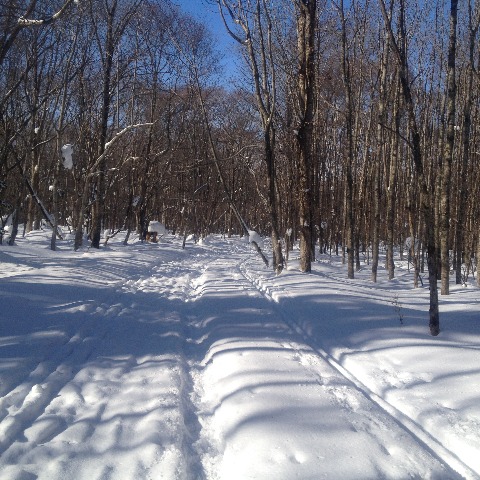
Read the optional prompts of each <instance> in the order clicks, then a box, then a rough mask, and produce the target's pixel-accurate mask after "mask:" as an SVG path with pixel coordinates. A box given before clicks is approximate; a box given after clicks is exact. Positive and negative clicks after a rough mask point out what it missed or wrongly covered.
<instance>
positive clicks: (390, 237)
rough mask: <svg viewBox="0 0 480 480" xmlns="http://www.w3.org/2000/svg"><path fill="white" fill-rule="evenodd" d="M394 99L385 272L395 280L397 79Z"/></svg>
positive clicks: (398, 135) (398, 115) (398, 98)
mask: <svg viewBox="0 0 480 480" xmlns="http://www.w3.org/2000/svg"><path fill="white" fill-rule="evenodd" d="M395 83H396V87H395V99H394V102H393V113H392V117H393V122H394V125H393V129H394V134H393V135H392V138H391V149H390V166H389V173H388V184H387V270H388V279H389V280H393V279H394V278H395V262H394V244H395V237H394V234H395V209H396V202H397V201H398V199H397V177H398V175H397V169H398V156H399V139H400V105H399V103H400V91H399V88H398V79H397V78H396V80H395Z"/></svg>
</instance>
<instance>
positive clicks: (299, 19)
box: [0, 0, 480, 335]
mask: <svg viewBox="0 0 480 480" xmlns="http://www.w3.org/2000/svg"><path fill="white" fill-rule="evenodd" d="M195 1H200V0H195ZM205 1H207V3H210V4H211V5H213V6H216V8H217V9H218V15H219V18H222V19H223V23H224V27H225V31H226V32H227V34H229V35H230V36H231V37H232V38H233V39H234V40H235V43H236V45H237V47H236V49H235V51H232V52H231V55H232V56H235V57H236V58H237V59H238V63H239V64H240V65H241V67H240V68H239V75H238V77H237V78H235V79H234V80H232V79H226V78H224V77H222V75H221V69H220V67H219V66H220V63H219V59H218V53H217V52H216V50H215V45H214V42H213V41H212V36H211V34H210V32H209V31H208V28H207V26H205V25H203V24H201V23H199V21H198V20H195V19H193V18H191V17H189V16H188V15H186V14H184V13H182V11H181V10H180V9H179V7H177V6H175V5H174V4H173V3H172V2H170V1H169V0H78V1H72V0H53V1H51V2H40V1H37V0H16V1H10V0H0V32H1V33H0V202H1V203H0V218H1V221H2V225H0V226H1V227H2V236H1V237H0V238H2V237H3V227H4V225H5V224H6V222H7V221H8V222H9V223H11V228H10V232H9V236H8V240H7V237H6V236H5V240H4V241H8V242H10V243H11V244H13V243H14V241H15V237H16V236H17V235H24V234H26V233H28V232H29V231H31V230H33V229H38V228H40V226H41V224H47V225H48V226H49V227H48V228H52V232H53V233H52V242H51V247H52V249H55V243H56V239H57V238H60V237H61V236H62V235H64V234H65V232H68V231H69V230H70V232H72V233H74V234H75V244H74V248H75V249H79V248H80V247H81V246H82V245H87V244H88V245H91V246H92V247H94V248H99V247H100V245H101V239H102V232H103V231H104V230H107V229H108V230H110V231H111V232H115V231H118V230H120V229H122V230H127V231H128V232H132V234H134V233H136V234H139V235H142V234H143V232H145V231H146V226H147V224H148V221H149V220H159V221H161V222H162V223H164V224H165V225H166V227H167V228H168V229H170V230H172V231H174V232H179V233H181V234H182V235H183V234H184V233H191V234H194V235H196V236H197V237H201V236H205V235H208V234H210V233H222V234H226V235H231V234H243V233H244V231H245V226H246V225H248V226H249V227H250V228H252V229H255V230H256V231H258V232H260V233H261V234H263V235H265V236H269V237H270V238H271V240H272V247H273V248H272V252H273V262H272V265H273V269H274V270H275V271H276V272H277V273H280V272H281V271H282V269H283V268H284V264H285V259H288V252H289V249H290V248H291V246H292V244H293V243H294V242H296V241H299V242H300V268H301V269H302V271H304V272H309V271H310V269H311V264H312V262H313V261H314V260H315V255H316V254H317V255H318V253H329V252H333V253H335V254H339V255H343V258H344V261H345V263H346V264H347V267H348V268H347V272H348V273H347V274H348V277H349V278H353V277H354V276H355V271H357V270H358V269H360V268H370V269H371V271H372V281H374V282H375V281H376V279H377V271H378V265H379V261H380V260H379V259H380V258H382V257H381V256H380V255H379V251H385V253H386V264H385V266H386V268H387V270H388V276H389V278H390V279H392V278H394V276H395V271H394V270H395V263H394V255H405V256H408V257H409V259H410V261H411V265H412V267H411V268H412V271H413V272H414V275H413V276H412V278H413V281H414V282H415V284H416V285H417V284H418V282H420V281H422V275H423V272H425V273H426V277H427V278H428V282H429V285H430V294H431V298H430V330H431V333H432V334H433V335H436V334H438V331H439V318H438V317H439V314H438V299H437V282H439V284H440V286H441V294H443V295H448V293H449V287H448V285H449V282H450V281H455V282H456V283H463V282H465V281H466V279H467V278H468V277H469V276H470V278H471V277H472V275H474V273H475V268H476V265H477V263H478V258H479V257H480V206H479V204H480V127H479V125H480V118H479V117H480V70H479V68H480V42H479V26H480V4H479V2H478V1H477V0H465V1H464V2H457V0H441V1H438V2H423V1H418V0H417V1H414V0H359V1H355V0H351V1H346V0H345V1H344V0H236V1H233V0H205ZM65 145H71V146H72V147H71V148H72V149H73V167H72V168H70V165H67V163H68V162H64V159H63V158H62V147H63V146H65ZM242 222H243V224H242ZM59 225H60V226H62V228H61V229H59V228H58V226H59ZM476 279H477V283H478V285H479V286H480V279H479V276H478V273H477V276H476Z"/></svg>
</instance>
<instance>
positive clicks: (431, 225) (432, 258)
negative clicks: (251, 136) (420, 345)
mask: <svg viewBox="0 0 480 480" xmlns="http://www.w3.org/2000/svg"><path fill="white" fill-rule="evenodd" d="M379 4H380V8H381V11H382V15H383V18H384V22H385V26H386V28H387V32H388V35H389V39H390V44H391V47H392V51H393V54H394V55H395V57H396V60H397V64H398V69H399V77H400V83H401V86H402V94H403V99H404V102H405V108H406V110H407V114H408V123H409V130H410V135H411V140H410V142H411V149H412V156H413V162H414V165H415V170H416V173H417V176H418V180H419V182H420V188H421V204H422V212H423V217H424V221H425V229H426V244H427V255H428V258H427V262H428V281H429V286H430V308H429V327H430V333H431V334H432V335H433V336H436V335H438V334H439V333H440V315H439V309H438V290H437V263H436V261H437V247H436V242H435V213H434V207H433V195H432V193H431V192H430V190H429V187H428V183H427V179H426V177H425V172H424V160H423V155H422V148H421V144H420V131H419V128H418V122H417V117H416V113H415V103H414V100H413V96H412V90H411V79H410V69H409V63H408V58H407V53H406V51H405V48H403V46H402V45H401V44H399V43H398V41H397V39H396V37H395V34H394V32H393V27H392V23H391V18H390V17H389V16H388V13H387V9H386V7H385V2H384V0H379ZM399 28H400V30H401V31H404V29H405V4H404V1H403V0H400V21H399Z"/></svg>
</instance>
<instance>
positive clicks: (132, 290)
mask: <svg viewBox="0 0 480 480" xmlns="http://www.w3.org/2000/svg"><path fill="white" fill-rule="evenodd" d="M49 239H50V233H49V232H48V231H45V232H42V231H36V232H32V233H30V234H28V235H27V236H26V237H25V238H18V239H17V242H16V245H15V246H7V245H2V246H0V296H1V297H2V310H1V314H0V479H2V480H23V479H40V480H47V479H48V480H50V479H53V480H65V479H74V480H100V479H115V480H126V479H129V480H130V479H131V480H140V479H166V480H196V479H205V480H213V479H222V480H234V479H237V480H244V479H259V480H263V479H265V480H267V479H268V480H270V479H275V480H278V479H284V480H290V479H322V478H328V479H342V480H343V479H347V480H349V479H351V480H354V479H355V480H356V479H380V478H381V479H407V478H418V479H442V480H443V479H459V478H469V479H478V478H480V458H479V455H478V452H479V451H480V390H479V389H478V385H480V369H479V367H478V365H480V293H479V289H478V288H476V287H474V285H473V280H472V279H471V280H472V281H471V283H470V284H469V285H468V286H467V287H461V286H456V285H455V284H454V283H453V282H452V285H451V295H450V296H448V297H442V298H441V305H440V310H441V328H442V331H441V333H440V335H439V336H438V337H431V336H430V335H429V333H428V325H427V324H428V311H427V310H428V289H427V288H426V287H425V288H421V289H416V290H415V289H413V287H412V284H413V278H412V273H409V272H408V270H407V268H406V262H402V261H400V260H399V259H398V258H397V259H396V267H397V268H396V270H395V272H396V278H395V280H393V281H391V282H389V281H388V280H387V274H386V272H385V271H384V270H383V269H380V271H379V282H378V284H376V285H375V284H372V283H371V282H370V281H369V277H370V272H369V267H368V265H366V264H365V265H364V268H363V270H362V271H361V272H358V273H356V278H355V279H354V280H347V278H346V271H345V270H346V267H345V266H344V265H342V263H341V258H340V257H335V256H331V257H330V256H328V255H322V256H320V257H319V258H318V260H317V261H316V262H315V263H314V264H313V267H312V273H311V274H308V275H307V274H302V273H300V272H299V269H298V263H297V260H296V258H297V254H298V251H297V250H294V251H293V252H291V253H290V256H289V263H288V269H286V270H284V271H283V273H282V274H281V275H279V276H276V275H275V274H274V273H273V272H271V271H270V270H269V269H268V268H266V267H265V266H264V264H263V262H262V261H261V259H259V257H258V255H257V254H256V253H255V251H254V249H253V248H252V246H251V245H249V243H248V240H245V239H239V238H232V239H226V238H221V237H209V238H208V239H205V240H204V241H202V242H198V243H194V242H193V241H191V242H189V243H187V245H186V248H185V249H182V241H183V237H182V238H176V237H174V236H172V235H170V234H165V235H164V236H163V237H162V238H161V239H160V241H159V243H154V244H152V243H146V242H145V243H142V242H140V241H139V240H138V239H134V240H132V241H131V242H130V243H129V245H127V246H124V245H123V239H124V235H122V234H121V233H119V234H118V235H116V236H115V237H113V238H112V239H111V240H110V241H109V243H108V246H105V247H102V248H101V249H99V250H95V249H87V248H84V249H83V250H79V251H77V252H75V251H73V248H72V245H71V243H70V241H67V240H65V241H62V240H58V242H57V243H58V250H57V251H55V252H53V251H51V250H49V249H48V244H49V243H48V242H49Z"/></svg>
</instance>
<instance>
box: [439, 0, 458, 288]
mask: <svg viewBox="0 0 480 480" xmlns="http://www.w3.org/2000/svg"><path fill="white" fill-rule="evenodd" d="M457 10H458V0H451V2H450V37H449V45H448V71H447V138H446V142H445V150H444V156H443V172H442V179H443V185H442V194H441V206H440V207H441V220H440V250H441V264H442V283H441V294H442V295H448V294H449V292H450V289H449V279H450V256H449V251H450V242H449V240H450V191H451V188H450V185H451V181H452V180H451V178H450V177H451V171H452V161H453V148H454V141H455V110H456V94H457V86H456V80H455V57H456V45H457Z"/></svg>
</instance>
